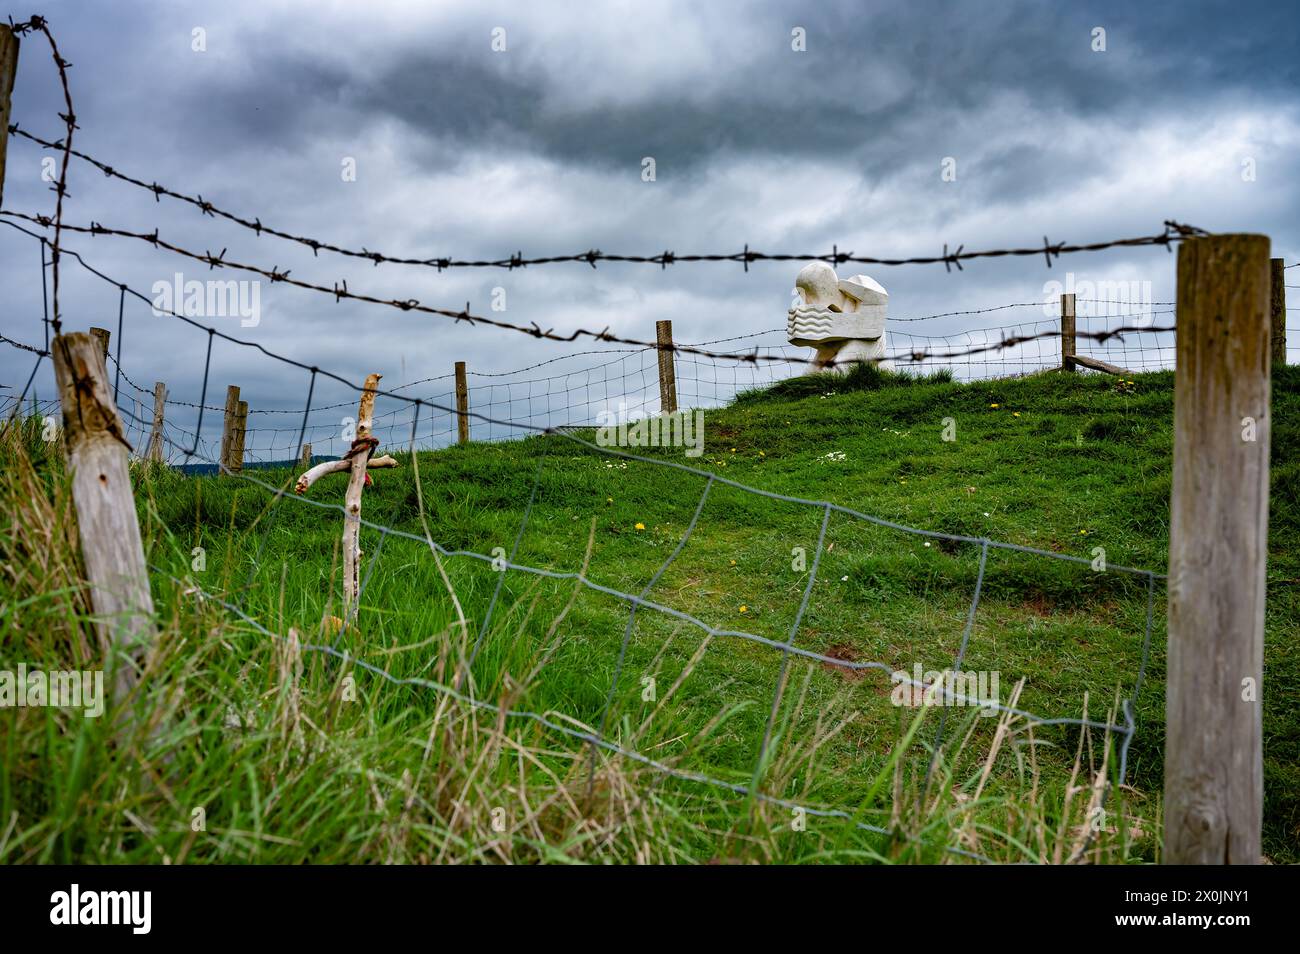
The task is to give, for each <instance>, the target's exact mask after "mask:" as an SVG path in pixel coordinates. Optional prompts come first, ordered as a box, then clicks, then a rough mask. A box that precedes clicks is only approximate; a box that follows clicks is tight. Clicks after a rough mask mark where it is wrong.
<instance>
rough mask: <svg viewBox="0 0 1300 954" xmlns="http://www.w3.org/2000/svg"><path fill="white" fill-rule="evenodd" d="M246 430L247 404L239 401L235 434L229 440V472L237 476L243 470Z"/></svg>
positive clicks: (236, 411)
mask: <svg viewBox="0 0 1300 954" xmlns="http://www.w3.org/2000/svg"><path fill="white" fill-rule="evenodd" d="M247 430H248V402H247V401H240V402H239V407H238V408H237V409H236V410H235V432H234V434H233V435H232V436H231V438H230V464H229V466H230V470H231V471H232V472H233V473H236V474H239V473H242V472H243V470H244V433H245V431H247Z"/></svg>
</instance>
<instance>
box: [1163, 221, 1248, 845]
mask: <svg viewBox="0 0 1300 954" xmlns="http://www.w3.org/2000/svg"><path fill="white" fill-rule="evenodd" d="M1268 252H1269V241H1268V237H1267V236H1264V235H1214V236H1210V237H1207V238H1194V239H1188V240H1186V241H1184V242H1183V243H1182V244H1181V246H1180V247H1179V249H1178V315H1177V321H1176V325H1177V329H1178V330H1177V365H1176V368H1175V379H1174V381H1175V383H1174V471H1173V493H1172V499H1171V504H1170V522H1169V582H1168V594H1169V606H1168V615H1169V653H1168V688H1167V691H1166V695H1165V719H1166V726H1165V799H1164V814H1165V831H1164V857H1163V860H1164V862H1165V863H1166V864H1257V863H1259V861H1260V827H1261V824H1262V819H1263V795H1264V780H1263V756H1262V749H1261V729H1260V726H1261V716H1260V708H1261V698H1262V692H1263V687H1262V685H1261V680H1262V677H1263V666H1264V598H1265V588H1264V587H1265V578H1264V570H1265V560H1266V558H1267V552H1268V455H1269V427H1270V420H1269V416H1270V412H1269V397H1270V395H1269V386H1270V362H1269V321H1268V313H1269V267H1268Z"/></svg>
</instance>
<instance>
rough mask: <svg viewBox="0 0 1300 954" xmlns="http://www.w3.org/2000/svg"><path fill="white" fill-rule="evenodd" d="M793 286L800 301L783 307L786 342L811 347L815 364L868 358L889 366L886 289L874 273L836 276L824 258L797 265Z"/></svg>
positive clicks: (828, 365) (827, 365)
mask: <svg viewBox="0 0 1300 954" xmlns="http://www.w3.org/2000/svg"><path fill="white" fill-rule="evenodd" d="M794 284H795V289H796V290H797V291H798V293H799V297H800V298H802V299H803V303H802V304H799V305H795V306H794V307H793V308H791V309H790V311H789V316H788V318H787V320H786V333H787V336H788V337H789V339H790V343H791V344H793V345H798V346H799V347H801V348H816V349H817V356H816V362H817V366H818V367H822V368H825V367H830V366H831V365H832V364H839V365H843V364H844V363H846V362H851V361H871V362H872V363H875V364H879V365H880V366H881V367H885V368H887V367H890V362H888V361H886V360H884V358H885V312H886V311H887V309H888V307H889V292H887V291H885V289H884V288H882V287H881V285H880V283H879V282H877V281H876V280H875V279H874V278H869V277H867V276H866V275H854V276H853V277H852V278H839V277H838V276H836V274H835V269H833V268H831V267H830V266H829V265H827V264H826V263H825V262H809V263H808V264H807V265H805V266H804V267H803V268H801V269H799V275H798V277H796V278H795V280H794Z"/></svg>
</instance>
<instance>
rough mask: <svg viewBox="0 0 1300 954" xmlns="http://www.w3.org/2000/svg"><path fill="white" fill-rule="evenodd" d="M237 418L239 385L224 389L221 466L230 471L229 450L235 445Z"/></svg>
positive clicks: (219, 458)
mask: <svg viewBox="0 0 1300 954" xmlns="http://www.w3.org/2000/svg"><path fill="white" fill-rule="evenodd" d="M238 417H239V385H237V384H231V385H229V386H227V388H226V413H225V416H224V417H223V418H222V423H221V456H220V457H218V458H217V459H218V460H219V461H221V466H222V467H224V468H225V469H227V470H229V469H230V459H231V458H230V449H231V448H232V447H234V444H235V421H236V419H237V418H238Z"/></svg>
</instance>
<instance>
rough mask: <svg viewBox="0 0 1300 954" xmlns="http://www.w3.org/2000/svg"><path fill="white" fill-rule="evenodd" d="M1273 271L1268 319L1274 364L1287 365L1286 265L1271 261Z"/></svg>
mask: <svg viewBox="0 0 1300 954" xmlns="http://www.w3.org/2000/svg"><path fill="white" fill-rule="evenodd" d="M1269 265H1270V268H1271V271H1272V280H1271V282H1270V285H1271V288H1272V295H1271V297H1270V301H1269V309H1268V319H1269V323H1270V325H1271V327H1272V329H1273V330H1272V335H1271V337H1272V342H1273V363H1274V364H1286V263H1285V262H1284V261H1282V259H1280V258H1274V259H1270V260H1269Z"/></svg>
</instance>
